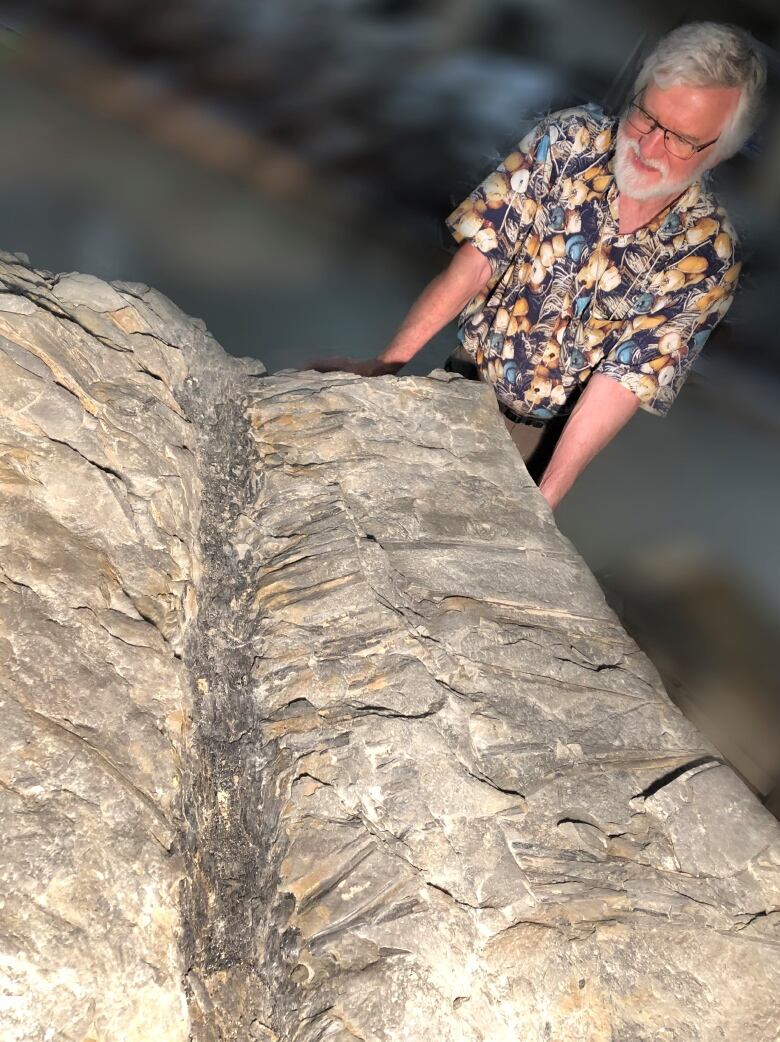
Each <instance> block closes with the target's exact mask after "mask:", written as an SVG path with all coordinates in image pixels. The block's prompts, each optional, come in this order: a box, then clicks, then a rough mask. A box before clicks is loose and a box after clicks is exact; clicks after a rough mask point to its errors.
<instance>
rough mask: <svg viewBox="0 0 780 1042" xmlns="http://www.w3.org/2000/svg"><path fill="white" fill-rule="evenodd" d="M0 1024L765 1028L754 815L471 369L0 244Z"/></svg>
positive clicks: (775, 983) (773, 862)
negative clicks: (374, 356)
mask: <svg viewBox="0 0 780 1042" xmlns="http://www.w3.org/2000/svg"><path fill="white" fill-rule="evenodd" d="M0 489H1V498H0V531H2V535H3V538H2V540H0V613H2V614H1V618H2V621H1V622H0V698H2V725H1V726H2V730H3V742H2V743H0V782H2V787H0V800H2V820H3V839H4V842H3V844H2V850H0V863H1V865H2V867H1V868H0V878H1V879H2V894H3V905H2V911H1V912H0V974H1V975H2V976H0V1023H2V1025H3V1026H2V1027H1V1028H0V1037H2V1039H4V1040H5V1039H8V1040H9V1042H11V1040H13V1042H21V1040H22V1039H24V1040H27V1039H30V1040H32V1039H34V1040H47V1042H49V1040H59V1039H63V1040H64V1039H67V1040H71V1039H72V1040H79V1042H87V1040H92V1042H95V1040H100V1042H102V1040H112V1042H113V1040H116V1042H120V1040H121V1042H146V1040H147V1039H148V1040H154V1042H162V1040H164V1042H168V1040H171V1042H173V1040H179V1039H182V1040H184V1039H188V1038H192V1039H195V1040H198V1042H200V1040H212V1039H214V1040H216V1039H221V1038H222V1039H235V1040H239V1039H241V1040H244V1039H251V1038H259V1039H278V1040H285V1042H319V1040H338V1042H350V1040H366V1042H368V1040H370V1042H380V1040H381V1042H402V1040H403V1042H407V1040H420V1042H427V1040H431V1042H433V1040H436V1042H448V1040H452V1042H456V1040H457V1042H482V1040H484V1042H488V1040H490V1042H504V1040H506V1042H509V1040H512V1042H515V1040H516V1039H518V1038H522V1039H523V1040H526V1042H535V1040H539V1042H542V1040H549V1042H552V1040H561V1042H562V1040H564V1039H565V1040H566V1042H576V1040H583V1042H585V1040H588V1042H596V1040H598V1042H602V1040H603V1042H607V1040H610V1042H611V1040H618V1039H621V1040H628V1039H631V1040H632V1042H661V1040H667V1039H669V1040H671V1039H673V1040H675V1042H705V1040H706V1042H712V1040H717V1039H723V1040H731V1039H737V1038H738V1039H740V1040H741V1042H765V1040H766V1042H769V1040H770V1039H774V1038H775V1037H776V1026H777V1022H778V1001H777V995H778V994H780V970H779V963H780V960H779V959H778V952H779V951H780V937H779V936H778V922H779V921H780V915H779V914H778V908H779V907H780V899H779V897H778V878H779V877H780V872H779V871H778V866H779V864H780V841H779V840H780V837H779V833H778V828H777V823H776V822H775V821H774V819H773V818H772V817H771V816H770V815H769V814H768V813H767V812H766V811H765V810H764V809H763V808H762V807H761V806H760V804H759V803H758V802H757V801H756V800H755V799H754V798H753V796H752V795H751V794H750V793H749V792H748V790H747V789H746V788H745V787H744V785H743V784H742V783H741V782H740V781H739V780H738V779H737V777H736V776H735V775H734V774H733V773H732V771H731V770H730V769H729V768H728V767H727V766H725V765H724V764H723V763H722V761H721V760H720V758H719V755H718V753H717V750H715V749H713V748H711V747H710V746H709V745H708V744H707V743H706V742H705V741H704V740H703V739H702V737H701V736H700V735H699V734H698V733H697V732H696V731H695V729H694V728H693V727H692V726H691V725H690V724H689V723H688V722H687V721H686V720H685V719H684V718H683V717H682V716H681V715H680V713H679V712H678V711H677V710H676V709H675V708H674V707H673V706H672V705H671V703H670V702H669V700H668V698H667V696H666V694H665V692H664V691H663V688H662V686H661V684H660V681H659V679H658V676H657V674H656V672H655V670H654V669H653V668H652V666H651V665H650V663H649V662H648V661H647V659H646V658H645V657H644V656H643V655H642V654H641V652H640V651H639V650H638V649H637V647H636V645H635V644H634V643H633V642H632V641H631V640H630V639H629V638H628V637H627V635H626V634H625V632H624V631H623V629H622V627H621V626H620V624H619V622H618V620H617V619H616V618H615V616H614V615H613V613H612V612H611V611H610V610H609V608H608V607H607V606H606V604H605V601H604V598H603V596H602V594H601V591H600V590H599V588H598V586H597V584H596V583H595V580H594V579H593V577H592V576H591V575H590V573H589V572H588V570H587V568H586V567H585V565H584V564H583V562H582V560H581V559H580V558H579V557H578V555H577V554H576V552H575V551H574V550H573V548H572V547H571V545H570V544H569V543H568V541H567V540H566V539H565V538H564V537H563V536H561V534H560V533H559V532H558V531H557V528H556V527H555V524H554V521H553V518H552V516H551V514H550V512H549V510H548V509H547V506H546V504H545V503H544V501H543V500H542V498H541V497H540V495H539V493H538V490H537V489H536V487H535V486H534V485H533V483H532V482H531V480H530V479H529V477H528V475H527V473H526V471H525V468H524V466H523V464H522V462H521V460H520V458H519V456H518V455H517V453H516V451H515V449H514V447H513V446H512V444H511V442H510V440H509V438H508V436H507V434H506V432H505V431H504V428H503V424H502V422H501V420H500V416H499V414H498V413H497V411H496V409H495V400H494V398H493V396H492V394H491V392H490V391H489V389H488V388H486V387H484V386H482V385H474V384H470V383H468V382H466V381H462V380H460V379H451V378H450V377H449V376H448V375H447V374H444V373H442V372H441V371H437V372H436V373H434V374H432V375H431V376H430V377H427V378H400V379H398V378H392V377H382V378H379V379H373V380H365V379H360V378H357V377H354V376H350V375H347V374H330V375H326V376H323V375H319V374H316V373H312V372H308V373H296V372H293V371H287V372H283V373H281V374H277V375H276V376H273V377H269V376H267V375H264V370H263V368H262V366H261V365H259V363H252V362H250V361H247V360H243V361H239V360H235V359H230V358H228V357H227V356H226V355H225V354H224V353H223V352H222V350H221V349H220V348H219V347H218V345H216V344H215V342H214V341H213V339H212V338H210V337H209V335H208V333H207V332H206V330H205V328H204V327H203V325H202V323H200V322H198V321H196V320H192V319H189V318H187V317H186V316H184V315H182V313H181V312H179V311H178V309H176V308H175V306H174V305H172V304H171V303H170V302H169V301H168V300H166V299H165V298H164V297H162V296H161V295H160V294H158V293H156V292H155V291H153V290H150V289H148V287H145V286H142V285H139V284H128V283H114V284H112V285H109V284H106V283H103V282H100V281H99V280H97V279H93V278H90V277H88V276H82V275H75V274H70V275H61V276H52V275H50V274H49V273H46V272H38V271H34V270H33V269H31V268H30V266H29V264H28V263H27V262H26V259H24V258H21V257H16V256H13V255H7V254H6V255H2V261H1V262H0Z"/></svg>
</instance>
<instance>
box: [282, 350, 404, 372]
mask: <svg viewBox="0 0 780 1042" xmlns="http://www.w3.org/2000/svg"><path fill="white" fill-rule="evenodd" d="M403 364H404V363H403V362H385V361H383V360H382V359H381V358H367V359H365V360H360V359H357V358H347V357H346V356H342V355H332V356H331V357H329V358H314V359H311V360H310V361H308V362H302V363H301V365H297V366H296V367H295V368H296V369H299V370H300V369H314V370H315V371H316V372H318V373H356V374H357V375H358V376H388V375H393V374H395V373H397V372H398V370H399V369H401V368H402V366H403Z"/></svg>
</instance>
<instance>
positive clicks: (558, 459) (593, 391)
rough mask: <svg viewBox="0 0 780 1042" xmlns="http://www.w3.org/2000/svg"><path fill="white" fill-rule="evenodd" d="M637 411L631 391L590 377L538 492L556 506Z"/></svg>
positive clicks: (599, 376) (614, 382)
mask: <svg viewBox="0 0 780 1042" xmlns="http://www.w3.org/2000/svg"><path fill="white" fill-rule="evenodd" d="M638 408H639V399H638V398H637V396H636V395H635V394H634V392H633V391H629V389H628V388H627V387H624V386H623V385H622V384H620V383H618V382H617V380H613V379H612V377H610V376H604V375H603V374H602V373H594V374H593V376H591V377H590V379H589V380H588V383H587V385H586V387H585V390H584V391H583V393H582V397H581V398H580V400H579V401H578V402H577V404H576V405H575V406H574V409H573V410H572V414H571V416H570V417H569V419H568V420H567V422H566V426H565V427H564V428H563V433H562V434H561V437H560V439H559V441H558V444H557V445H556V446H555V451H554V452H553V454H552V457H551V459H550V462H549V463H548V464H547V469H546V470H545V472H544V474H543V476H542V480H541V482H540V484H539V490H540V492H541V493H542V495H543V496H544V498H545V499H546V500H547V502H548V503H549V504H550V506H551V507H552V508H553V510H554V509H555V508H556V507H557V506H558V504H559V503H560V502H561V500H562V499H563V497H564V496H565V495H566V493H567V492H568V491H569V489H570V488H571V487H572V485H573V484H574V482H575V481H576V479H577V478H578V477H579V475H580V474H581V473H582V471H583V470H584V469H585V467H587V465H588V464H589V463H590V461H591V460H592V459H593V458H594V456H596V455H597V454H598V453H599V452H601V450H602V449H603V448H604V446H605V445H607V444H608V443H609V442H610V441H611V440H612V438H613V437H614V436H615V435H616V434H617V432H618V431H619V430H620V428H621V427H623V426H625V424H626V423H628V421H629V420H630V419H631V417H632V416H633V415H634V413H635V412H636V410H637V409H638Z"/></svg>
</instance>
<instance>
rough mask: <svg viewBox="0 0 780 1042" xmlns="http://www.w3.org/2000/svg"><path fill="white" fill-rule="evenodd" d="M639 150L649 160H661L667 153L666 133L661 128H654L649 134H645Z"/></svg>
mask: <svg viewBox="0 0 780 1042" xmlns="http://www.w3.org/2000/svg"><path fill="white" fill-rule="evenodd" d="M639 150H640V152H641V153H642V155H643V156H647V158H648V159H659V158H660V157H661V156H663V155H664V153H665V152H666V146H665V145H664V132H663V130H662V129H661V128H660V127H653V129H652V130H651V131H650V133H649V134H643V135H642V139H641V141H640V142H639Z"/></svg>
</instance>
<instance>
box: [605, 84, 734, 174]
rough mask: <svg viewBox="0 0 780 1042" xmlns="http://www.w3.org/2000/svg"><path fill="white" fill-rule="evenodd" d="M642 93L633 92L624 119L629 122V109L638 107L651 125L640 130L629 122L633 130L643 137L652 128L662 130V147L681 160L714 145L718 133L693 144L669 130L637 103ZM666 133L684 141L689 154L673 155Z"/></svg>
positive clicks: (650, 131)
mask: <svg viewBox="0 0 780 1042" xmlns="http://www.w3.org/2000/svg"><path fill="white" fill-rule="evenodd" d="M643 94H644V91H641V90H640V92H639V93H638V94H635V95H634V97H633V98H632V99H631V101H629V103H628V107H627V108H626V119H627V121H628V122H629V123H631V118H630V116H629V112H630V111H631V109H632V108H636V109H639V111H640V112H641V113H642V115H643V116H647V118H648V119H649V120H650V123H651V124H652V126H650V127H649V128H648V129H647V130H640V129H639V127H638V126H636V124H634V123H631V126H632V127H633V128H634V130H636V131H638V133H640V134H641V135H642V136H643V137H644V135H645V134H652V133H653V131H654V130H662V131H663V132H664V148H665V149H666V151H667V152H668V153H669V155H670V156H674V158H675V159H683V160H685V159H693V157H694V156H695V155H697V153H699V152H703V151H704V149H705V148H709V147H710V145H714V144H715V142H716V141H717V140H718V139H719V138H720V134H718V137H714V138H713V139H712V141H707V142H705V143H704V144H703V145H694V143H693V142H692V141H689V140H688V138H686V137H683V135H682V134H678V133H677V131H676V130H670V129H669V127H665V126H664V125H663V123H659V122H658V120H657V119H656V118H655V117H654V116H651V115H650V113H649V112H648V111H647V109H644V108H642V106H641V105H638V104H637V101H636V99H637V98H640V97H642V95H643ZM667 134H671V135H672V137H677V138H679V139H680V141H684V142H685V144H686V145H688V146H689V147H690V148H691V149H692V151H691V154H690V155H689V156H678V155H675V153H674V152H672V150H671V149H670V148H669V143H668V141H667V137H666V135H667Z"/></svg>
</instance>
